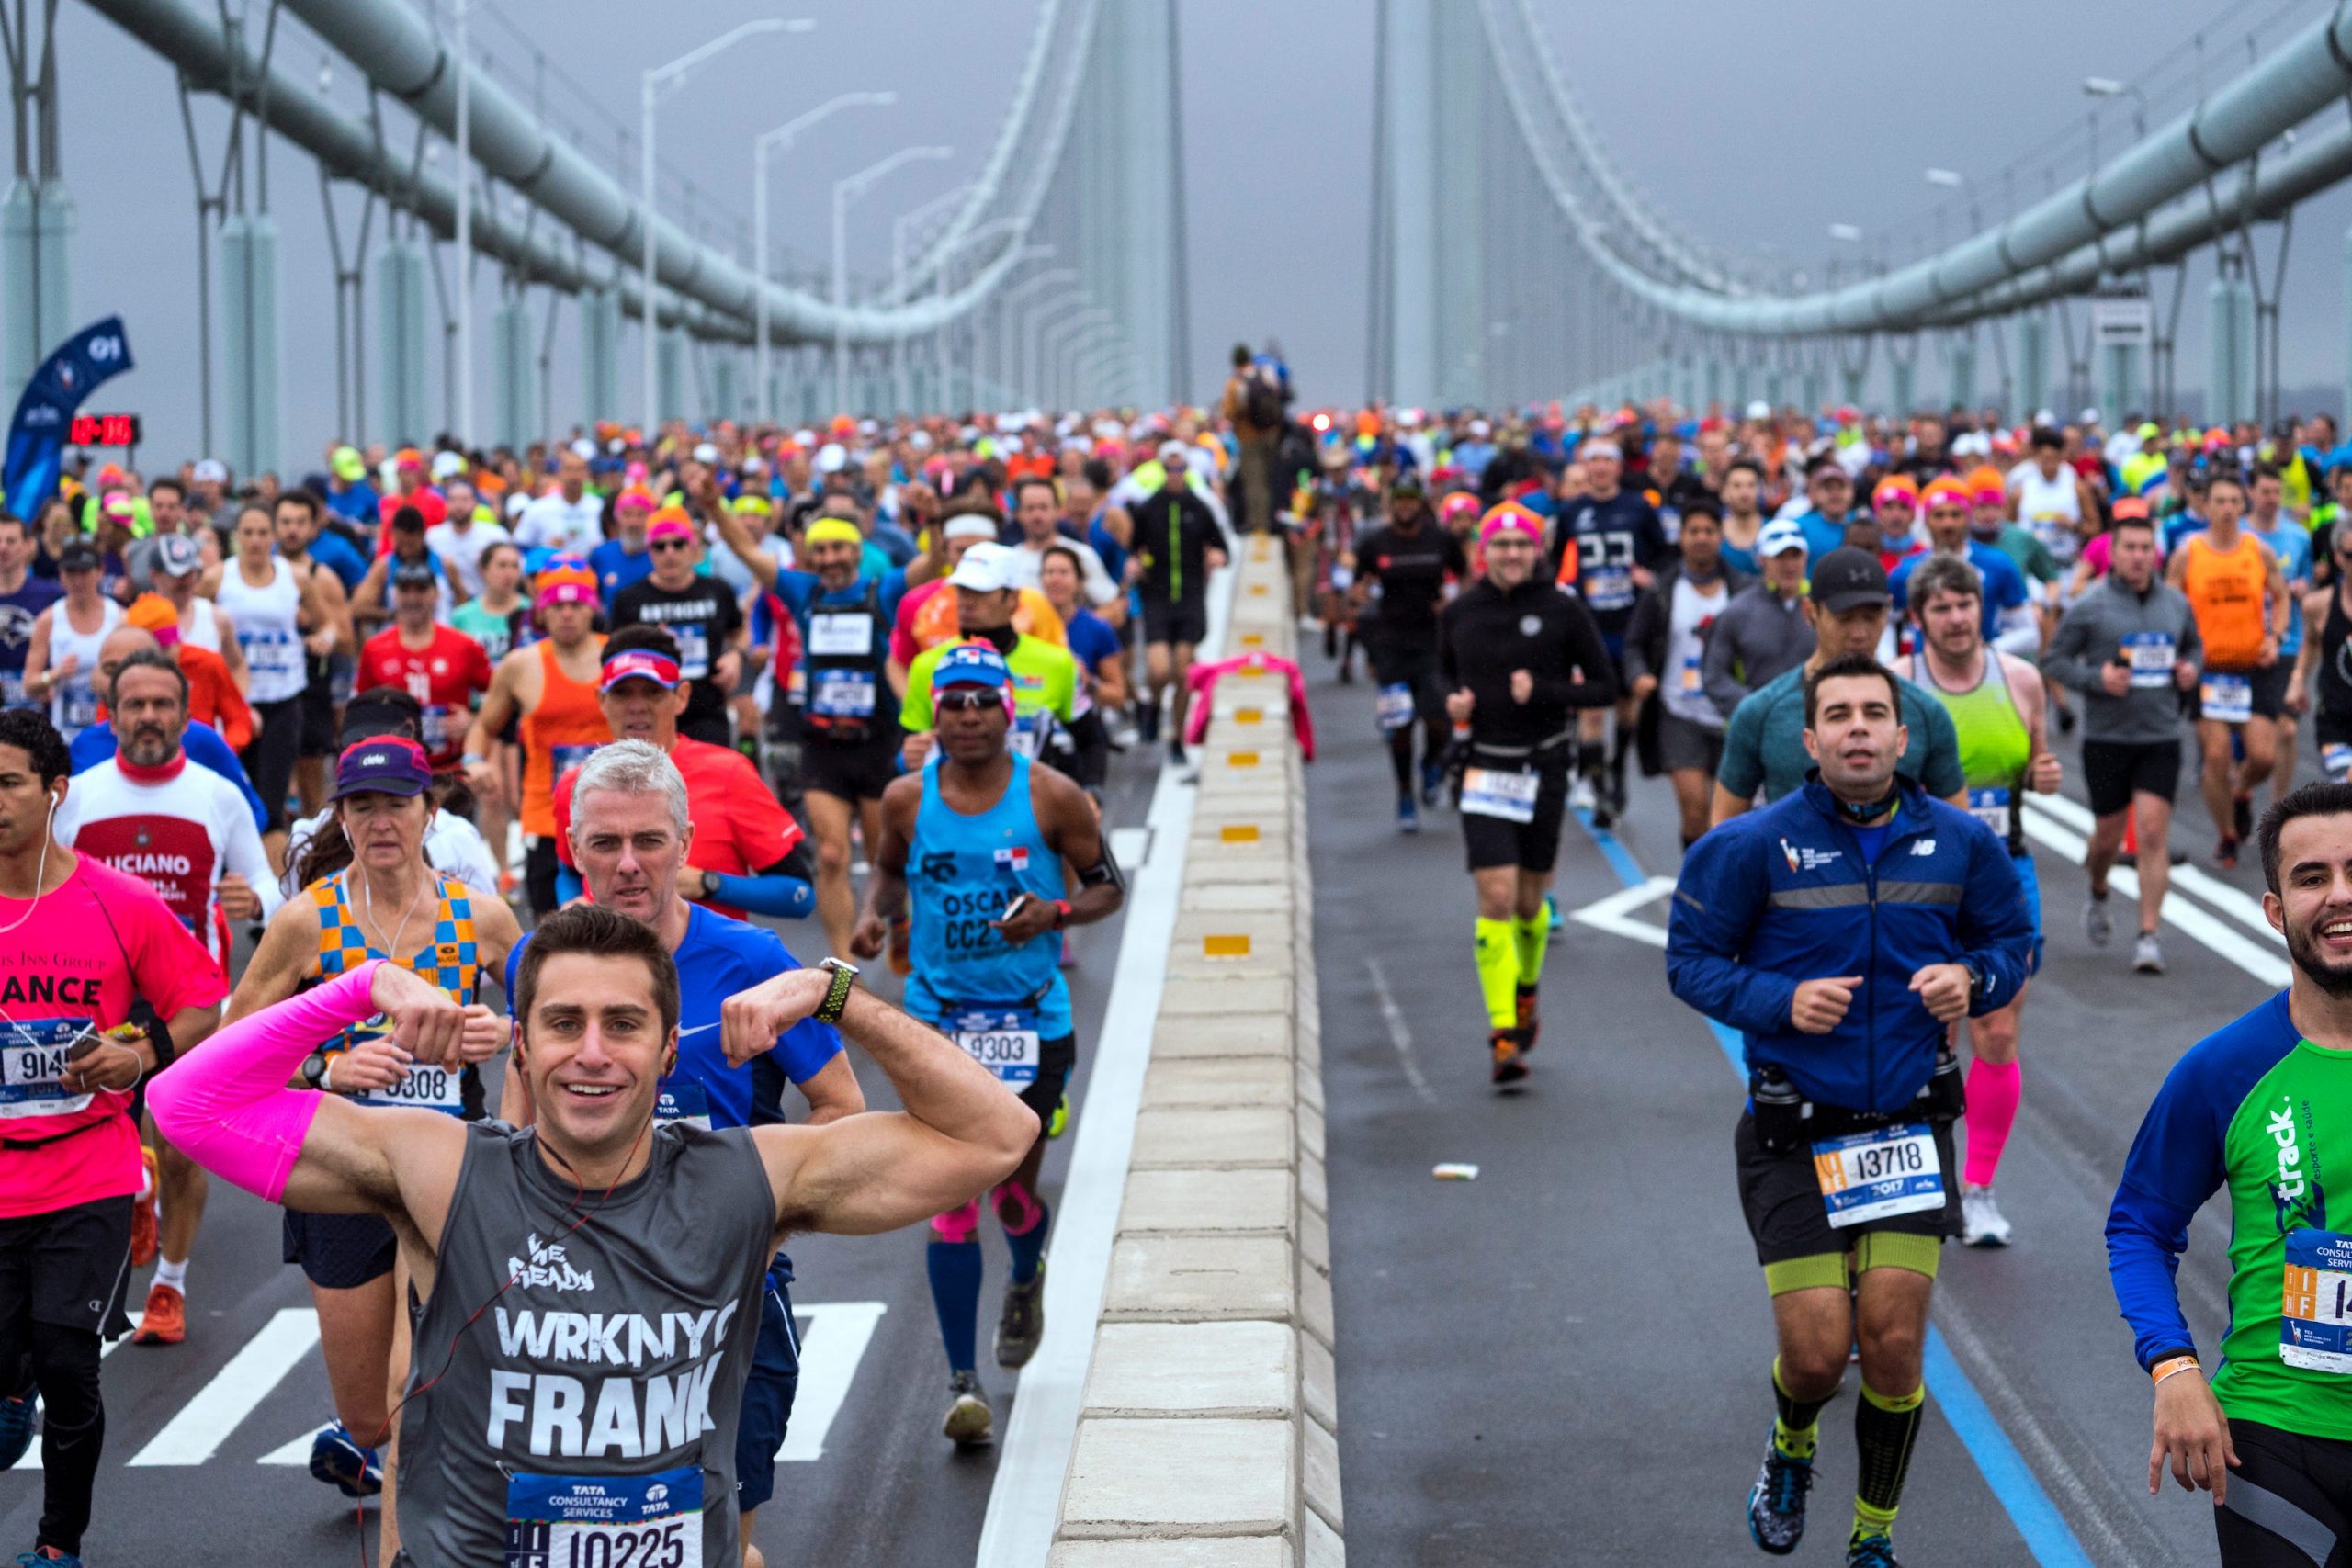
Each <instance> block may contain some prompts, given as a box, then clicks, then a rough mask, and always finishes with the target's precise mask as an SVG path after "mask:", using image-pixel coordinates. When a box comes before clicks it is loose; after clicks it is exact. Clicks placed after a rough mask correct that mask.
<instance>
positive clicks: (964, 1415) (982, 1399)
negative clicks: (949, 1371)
mask: <svg viewBox="0 0 2352 1568" xmlns="http://www.w3.org/2000/svg"><path fill="white" fill-rule="evenodd" d="M947 1392H948V1393H952V1394H954V1395H955V1396H956V1401H955V1403H954V1404H950V1405H949V1406H948V1407H947V1419H946V1420H945V1421H944V1422H943V1423H941V1425H940V1428H939V1429H940V1431H941V1432H943V1433H944V1434H945V1435H946V1436H947V1437H949V1438H953V1439H954V1440H955V1443H956V1447H957V1448H962V1449H984V1448H986V1447H988V1446H989V1444H990V1443H993V1442H995V1441H996V1417H995V1416H991V1415H989V1396H988V1393H987V1391H986V1390H984V1389H982V1388H981V1387H980V1379H979V1374H978V1373H977V1372H957V1373H956V1375H955V1376H954V1377H952V1378H950V1379H948V1380H947Z"/></svg>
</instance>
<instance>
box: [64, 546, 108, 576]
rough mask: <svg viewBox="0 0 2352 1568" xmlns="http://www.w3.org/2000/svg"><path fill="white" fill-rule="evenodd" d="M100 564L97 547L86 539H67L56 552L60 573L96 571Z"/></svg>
mask: <svg viewBox="0 0 2352 1568" xmlns="http://www.w3.org/2000/svg"><path fill="white" fill-rule="evenodd" d="M100 564H101V561H100V558H99V556H98V547H97V546H96V545H95V544H92V543H91V542H90V541H89V540H87V539H68V540H66V541H65V547H64V548H62V549H61V550H59V551H58V552H57V570H60V571H96V570H98V567H99V566H100Z"/></svg>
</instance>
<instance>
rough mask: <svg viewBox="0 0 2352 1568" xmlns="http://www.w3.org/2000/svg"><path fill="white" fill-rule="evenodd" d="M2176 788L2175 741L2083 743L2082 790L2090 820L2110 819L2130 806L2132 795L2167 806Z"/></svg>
mask: <svg viewBox="0 0 2352 1568" xmlns="http://www.w3.org/2000/svg"><path fill="white" fill-rule="evenodd" d="M2179 786H2180V742H2179V741H2177V740H2147V741H2134V740H2086V741H2084V742H2083V790H2084V793H2086V794H2087V795H2089V796H2090V797H2091V813H2092V815H2094V816H2097V817H2112V816H2114V815H2115V814H2116V813H2117V812H2119V811H2120V810H2122V809H2123V808H2124V807H2127V806H2129V805H2131V797H2132V795H2135V794H2137V795H2157V796H2160V797H2161V798H2163V799H2164V800H2165V802H2166V803H2167V804H2169V803H2170V802H2171V800H2172V799H2173V796H2174V793H2175V792H2176V791H2177V789H2178V788H2179Z"/></svg>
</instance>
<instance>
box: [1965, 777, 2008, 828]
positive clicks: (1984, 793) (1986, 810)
mask: <svg viewBox="0 0 2352 1568" xmlns="http://www.w3.org/2000/svg"><path fill="white" fill-rule="evenodd" d="M1968 814H1969V815H1970V816H1971V817H1973V818H1976V820H1978V821H1979V822H1982V823H1984V824H1985V826H1986V827H1987V828H1990V829H1993V831H1995V832H1996V833H1998V834H2000V835H2001V837H2003V838H2005V839H2006V838H2007V837H2008V836H2009V792H2008V791H2007V790H2006V789H1972V790H1970V791H1969V792H1968Z"/></svg>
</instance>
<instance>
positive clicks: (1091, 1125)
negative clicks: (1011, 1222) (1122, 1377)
mask: <svg viewBox="0 0 2352 1568" xmlns="http://www.w3.org/2000/svg"><path fill="white" fill-rule="evenodd" d="M1232 599H1233V570H1232V569H1231V568H1230V567H1227V568H1223V569H1221V570H1218V571H1217V572H1216V576H1215V577H1214V578H1213V579H1212V580H1211V583H1210V589H1209V625H1208V634H1207V636H1206V637H1204V638H1203V639H1202V644H1201V651H1200V657H1201V659H1203V660H1214V659H1217V658H1220V657H1222V652H1221V650H1222V649H1223V648H1224V646H1225V632H1226V624H1227V620H1228V619H1229V617H1230V614H1231V609H1232ZM1194 799H1195V794H1194V791H1193V788H1192V787H1191V786H1190V785H1188V784H1185V783H1184V781H1183V779H1182V776H1181V775H1179V773H1177V771H1176V770H1175V769H1173V768H1168V767H1163V768H1161V769H1160V771H1159V783H1158V784H1156V785H1154V787H1153V789H1152V792H1151V810H1150V811H1149V813H1148V815H1147V817H1146V821H1147V822H1148V824H1149V827H1150V831H1151V834H1152V841H1153V843H1154V844H1155V845H1158V844H1166V845H1169V846H1170V850H1169V852H1168V853H1167V854H1164V855H1154V856H1152V857H1151V858H1150V859H1149V860H1148V861H1147V862H1146V863H1145V864H1144V865H1143V866H1142V867H1141V868H1140V869H1138V870H1137V871H1136V874H1135V875H1134V876H1132V877H1131V878H1130V879H1129V880H1128V883H1127V904H1126V925H1125V930H1124V931H1122V932H1121V934H1120V938H1119V964H1118V967H1117V969H1116V970H1114V972H1113V974H1112V978H1111V996H1110V1000H1109V1001H1108V1003H1107V1004H1106V1005H1105V1006H1104V1008H1103V1034H1102V1038H1101V1039H1100V1040H1099V1041H1097V1042H1096V1043H1095V1047H1094V1066H1093V1069H1092V1076H1091V1077H1089V1079H1088V1080H1087V1089H1086V1100H1085V1103H1084V1104H1083V1105H1081V1106H1080V1108H1079V1109H1080V1111H1081V1112H1082V1114H1081V1115H1080V1117H1079V1119H1078V1128H1077V1131H1076V1133H1075V1134H1073V1135H1072V1141H1071V1145H1070V1151H1069V1174H1068V1175H1067V1176H1066V1177H1064V1178H1063V1180H1062V1205H1061V1210H1060V1212H1059V1213H1057V1214H1056V1215H1055V1216H1054V1240H1053V1259H1054V1266H1053V1268H1052V1269H1049V1270H1047V1272H1046V1321H1047V1322H1048V1323H1050V1324H1052V1325H1053V1327H1052V1328H1051V1329H1050V1330H1049V1331H1048V1332H1047V1333H1046V1337H1045V1339H1044V1340H1043V1341H1042V1342H1041V1343H1040V1344H1039V1345H1038V1347H1037V1353H1036V1354H1035V1356H1034V1357H1032V1358H1031V1359H1030V1361H1029V1364H1028V1365H1027V1366H1026V1367H1023V1369H1022V1370H1021V1385H1020V1390H1021V1392H1020V1396H1019V1397H1018V1398H1016V1399H1015V1400H1014V1401H1013V1402H1012V1417H1011V1418H1010V1419H1009V1420H1007V1421H1006V1422H1005V1426H1004V1436H1003V1437H1002V1438H1001V1440H1000V1442H999V1445H998V1448H997V1461H996V1480H995V1482H994V1483H993V1484H992V1485H991V1486H990V1487H989V1511H988V1518H987V1520H986V1522H984V1523H983V1524H982V1525H981V1527H980V1546H979V1551H978V1553H976V1554H975V1556H974V1558H973V1562H974V1568H1036V1564H1038V1563H1040V1562H1044V1561H1045V1560H1046V1556H1047V1554H1048V1553H1049V1552H1050V1551H1052V1550H1053V1540H1054V1527H1055V1525H1056V1524H1057V1522H1058V1519H1059V1516H1060V1513H1061V1500H1062V1478H1063V1476H1064V1475H1065V1474H1066V1473H1067V1472H1069V1458H1070V1450H1071V1448H1072V1446H1073V1445H1074V1444H1075V1443H1076V1442H1077V1440H1078V1411H1079V1404H1080V1400H1081V1398H1082V1396H1083V1394H1084V1393H1085V1390H1086V1374H1087V1371H1088V1369H1089V1368H1090V1367H1091V1365H1092V1364H1093V1359H1094V1328H1095V1324H1096V1321H1097V1320H1098V1319H1099V1318H1100V1317H1101V1316H1102V1313H1103V1289H1104V1287H1105V1286H1106V1284H1107V1283H1108V1282H1109V1279H1110V1272H1111V1241H1112V1237H1113V1235H1114V1233H1115V1232H1116V1231H1117V1229H1118V1224H1119V1205H1120V1204H1121V1203H1122V1202H1123V1201H1125V1197H1126V1187H1127V1161H1128V1158H1129V1156H1131V1155H1132V1154H1133V1153H1134V1151H1135V1140H1136V1111H1138V1110H1139V1109H1140V1108H1141V1106H1142V1103H1143V1075H1144V1067H1145V1066H1146V1064H1147V1063H1148V1060H1149V1057H1150V1055H1151V1026H1152V1021H1154V1020H1155V1019H1157V1018H1158V1017H1159V994H1160V990H1161V988H1162V987H1163V986H1164V985H1165V983H1166V981H1167V978H1168V944H1169V943H1170V942H1171V941H1173V940H1174V938H1175V934H1176V905H1177V901H1178V899H1179V898H1180V897H1182V892H1183V886H1184V844H1185V840H1186V839H1187V838H1188V837H1190V835H1191V833H1192V829H1193V801H1194Z"/></svg>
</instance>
